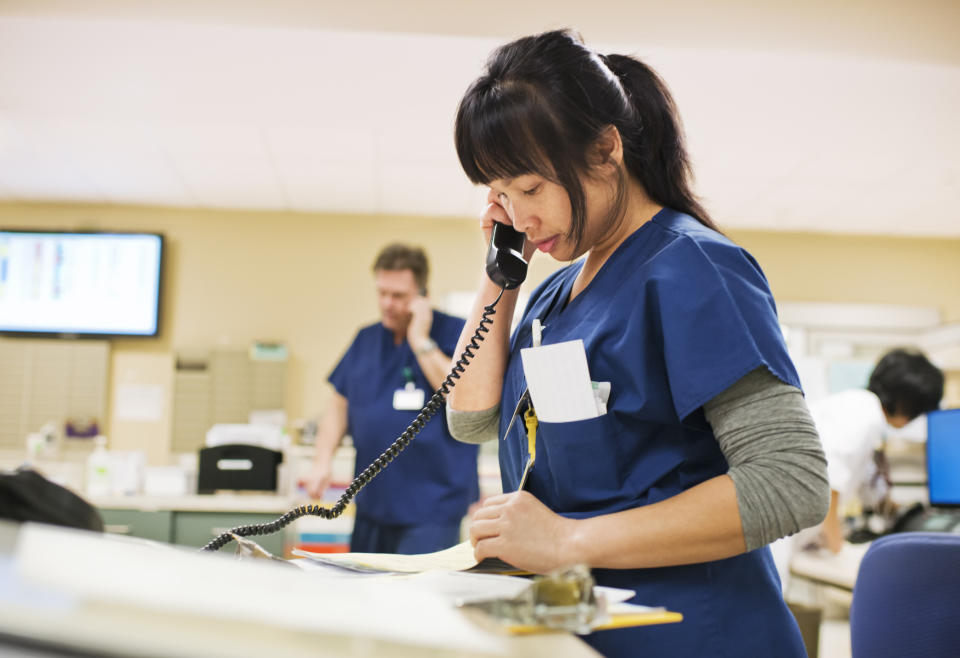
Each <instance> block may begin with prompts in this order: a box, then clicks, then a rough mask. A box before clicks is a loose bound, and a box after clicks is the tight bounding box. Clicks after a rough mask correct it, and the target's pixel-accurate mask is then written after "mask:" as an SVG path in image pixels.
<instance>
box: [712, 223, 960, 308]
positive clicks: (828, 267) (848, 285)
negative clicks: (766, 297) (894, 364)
mask: <svg viewBox="0 0 960 658" xmlns="http://www.w3.org/2000/svg"><path fill="white" fill-rule="evenodd" d="M729 234H730V237H731V238H733V239H734V240H736V241H737V242H738V243H740V244H741V245H743V246H744V247H746V248H747V249H748V250H749V251H750V252H751V253H752V254H753V255H754V256H755V257H756V259H757V260H758V261H759V262H760V265H761V266H762V267H763V270H764V272H765V273H766V275H767V278H768V279H769V281H770V286H771V287H772V288H773V292H774V295H775V296H776V298H777V299H778V300H782V301H796V302H800V301H803V302H851V303H855V302H859V303H867V304H906V305H916V306H931V307H935V308H939V309H940V311H941V313H942V314H943V320H944V322H960V239H946V238H903V237H884V236H855V235H828V234H822V233H819V234H818V233H774V232H769V231H730V232H729Z"/></svg>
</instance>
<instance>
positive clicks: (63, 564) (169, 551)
mask: <svg viewBox="0 0 960 658" xmlns="http://www.w3.org/2000/svg"><path fill="white" fill-rule="evenodd" d="M31 644H33V645H38V646H41V647H50V648H51V649H52V653H54V654H55V653H56V652H57V650H58V649H72V650H74V651H77V650H79V651H82V652H90V653H93V654H96V655H116V656H147V655H149V656H154V657H156V656H161V657H162V656H178V657H179V656H197V657H200V656H204V657H206V656H211V655H269V656H271V658H301V657H304V658H305V657H307V656H310V657H311V658H316V657H318V656H319V657H321V658H322V657H325V656H370V657H373V656H399V657H401V658H407V657H408V656H409V657H410V658H413V657H415V656H426V657H434V656H436V657H458V658H474V657H475V656H489V655H504V656H531V657H533V658H539V657H543V658H556V657H558V656H570V657H571V658H578V657H580V656H583V657H589V656H596V655H597V654H596V652H594V651H593V650H592V649H591V648H590V647H589V646H588V645H586V644H585V643H584V642H582V641H581V640H580V639H579V638H577V637H576V636H574V635H570V634H566V633H555V634H540V635H531V636H516V637H515V636H502V635H499V634H495V633H493V632H491V631H489V630H486V629H483V628H481V627H480V626H477V625H476V624H473V623H472V622H470V621H469V619H467V617H466V616H465V615H464V614H463V613H462V612H461V611H459V610H456V609H454V608H453V607H452V606H450V605H448V604H447V603H446V602H444V601H441V600H439V599H436V598H435V597H432V596H427V593H425V592H420V591H418V590H414V589H409V588H408V589H405V588H404V585H403V584H402V583H399V584H393V585H388V584H382V583H381V582H380V581H376V582H374V581H370V580H363V579H359V580H350V581H347V580H343V579H340V580H316V579H311V578H310V577H309V574H307V573H305V572H303V571H300V570H298V569H293V568H289V567H285V566H284V565H279V566H278V565H277V564H276V563H270V562H266V563H263V562H257V561H254V562H238V561H236V560H234V559H229V556H217V555H210V554H199V553H197V552H194V551H183V550H179V549H174V548H171V547H169V546H164V545H160V544H156V543H151V542H145V541H142V540H139V541H138V540H132V539H130V538H125V537H107V536H103V535H98V534H95V533H82V532H79V531H70V530H65V529H60V528H52V527H49V526H32V525H31V524H27V525H25V526H22V527H19V526H16V525H12V524H8V523H0V652H2V651H3V649H4V648H9V647H14V646H21V645H31Z"/></svg>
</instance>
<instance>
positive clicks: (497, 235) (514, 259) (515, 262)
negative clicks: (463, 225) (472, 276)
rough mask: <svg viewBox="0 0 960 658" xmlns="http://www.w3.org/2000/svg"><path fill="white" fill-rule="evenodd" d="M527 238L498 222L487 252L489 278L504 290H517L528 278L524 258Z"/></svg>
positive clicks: (491, 235) (494, 227) (507, 225)
mask: <svg viewBox="0 0 960 658" xmlns="http://www.w3.org/2000/svg"><path fill="white" fill-rule="evenodd" d="M525 241H526V238H525V236H524V235H523V233H521V232H520V231H518V230H516V229H515V228H513V227H512V226H510V225H509V224H503V223H501V222H496V223H495V224H494V225H493V231H492V233H491V234H490V249H489V250H488V251H487V276H489V277H490V280H491V281H493V282H494V283H495V284H497V285H498V286H500V287H501V288H503V289H504V290H512V289H513V288H516V287H517V286H519V285H520V284H521V283H523V280H524V279H526V278H527V261H526V259H524V257H523V245H524V242H525Z"/></svg>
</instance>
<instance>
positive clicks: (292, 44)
mask: <svg viewBox="0 0 960 658" xmlns="http://www.w3.org/2000/svg"><path fill="white" fill-rule="evenodd" d="M190 4H191V6H194V3H190ZM271 6H272V5H271ZM185 7H186V5H183V6H182V8H181V9H174V8H170V9H169V10H168V11H170V12H174V13H177V12H183V20H163V21H160V20H148V18H149V17H148V16H141V17H140V18H139V19H138V18H137V17H136V16H128V15H123V16H121V15H119V14H117V15H112V14H111V13H110V12H100V14H99V17H98V16H93V15H91V16H85V17H83V18H82V19H81V18H78V16H77V15H76V14H71V13H70V12H68V11H66V10H64V11H62V12H59V13H58V12H47V13H46V15H43V16H34V17H24V16H22V15H21V16H20V17H11V16H4V15H2V14H3V11H2V10H0V195H2V196H3V198H19V197H20V196H23V197H24V198H30V199H38V200H42V199H50V200H77V201H81V200H91V201H104V200H105V201H125V202H130V203H151V204H154V203H155V204H161V205H184V204H203V205H216V206H223V207H234V208H243V207H256V208H278V209H282V208H294V209H305V210H307V209H308V210H315V211H325V210H327V211H348V212H381V213H412V214H432V215H460V216H465V217H475V216H476V214H477V212H478V211H479V208H480V207H481V206H482V202H483V194H482V190H478V189H476V188H473V187H472V186H471V185H470V184H469V182H467V181H466V180H465V178H464V176H463V173H462V171H461V170H460V166H459V163H458V162H457V159H456V153H455V150H454V146H453V119H454V113H455V111H456V106H457V102H458V101H459V98H460V95H461V94H462V93H463V91H464V90H465V89H466V87H467V85H469V84H470V82H471V81H472V80H473V79H474V78H475V77H476V76H477V75H478V74H479V73H480V70H481V67H482V62H483V60H484V59H485V57H486V56H487V54H488V52H489V51H490V50H491V48H492V47H493V46H494V45H495V44H496V42H497V41H499V39H491V38H488V37H455V36H450V35H443V34H439V33H437V30H434V34H431V35H423V34H400V33H396V32H393V33H391V32H373V31H368V32H362V31H353V32H347V31H339V32H334V31H330V30H323V29H316V25H318V24H319V23H318V22H316V21H314V22H309V21H307V22H306V23H305V24H304V25H298V24H296V22H295V21H291V20H286V19H285V20H280V19H281V18H284V17H281V16H279V14H278V13H277V12H278V11H280V10H279V9H270V8H269V7H267V6H266V5H264V8H262V9H261V11H262V12H263V14H264V16H265V17H266V16H270V15H274V18H275V19H276V20H264V21H262V22H257V21H240V23H244V24H242V25H240V24H232V25H231V24H226V23H218V21H217V20H215V18H214V14H211V15H210V16H208V17H207V18H206V19H205V20H203V21H194V20H190V15H189V11H188V10H187V9H186V8H185ZM158 11H159V10H158ZM303 11H307V10H305V9H304V10H303ZM638 11H639V10H638ZM902 11H907V10H902ZM271 12H273V14H271ZM21 13H23V12H21ZM26 13H29V12H26ZM105 16H113V18H107V17H105ZM287 18H288V17H287ZM121 19H122V20H121ZM371 20H372V19H371ZM928 22H929V21H928ZM321 23H322V21H321ZM787 24H788V22H785V23H784V25H787ZM747 25H749V24H747ZM361 27H362V25H361ZM449 27H450V29H451V31H452V32H457V33H460V32H462V31H463V30H462V29H461V26H457V25H450V26H449ZM931 27H935V26H932V25H931ZM935 33H936V34H941V33H943V30H942V29H941V30H939V31H935ZM611 34H612V32H611ZM755 34H756V31H751V30H747V31H746V32H744V33H741V34H739V35H737V36H736V37H731V38H730V39H727V38H725V39H723V41H722V42H721V43H723V44H726V45H724V47H725V48H728V46H729V44H731V43H733V44H735V45H737V46H738V48H740V49H739V50H736V51H734V50H730V49H726V50H721V49H719V48H718V47H717V42H713V43H709V44H708V43H705V42H704V41H703V40H702V39H699V38H693V37H691V38H690V39H689V40H688V41H684V40H683V39H677V40H675V41H674V43H673V45H672V46H671V47H670V48H663V47H662V46H658V45H657V44H656V43H655V42H646V41H644V42H643V43H639V42H640V41H641V40H640V39H639V38H638V39H637V42H638V43H639V45H640V46H641V48H643V49H640V50H638V48H637V45H638V43H621V44H619V45H617V46H616V47H609V48H607V47H604V46H602V44H599V43H593V44H592V45H595V46H597V47H598V48H601V49H602V50H607V51H609V50H612V51H617V52H637V53H639V54H640V55H641V56H643V57H644V58H645V59H646V60H647V61H648V62H649V63H651V64H652V65H653V66H654V67H655V68H656V69H657V70H658V71H659V72H660V73H661V75H662V76H663V77H664V79H665V80H666V81H667V82H668V84H669V85H670V87H671V88H672V90H673V92H674V95H675V96H676V99H677V103H678V106H679V108H680V111H681V114H682V116H683V118H684V121H685V125H686V130H687V135H688V140H689V142H688V145H689V149H690V153H691V155H692V157H693V160H694V163H695V165H696V169H695V172H696V174H697V190H698V191H699V192H700V193H701V194H702V195H703V196H704V197H705V200H706V202H707V204H708V207H709V208H710V209H711V210H712V211H713V212H714V213H715V214H716V215H717V217H718V219H720V220H721V222H724V221H726V222H728V223H729V224H730V225H734V226H735V225H751V226H756V227H758V228H764V227H766V228H772V229H775V230H776V229H783V228H786V227H796V228H806V229H808V230H836V231H843V230H849V231H858V232H861V231H862V232H890V231H894V232H896V231H912V232H915V233H917V234H931V235H938V234H939V235H955V234H956V232H957V228H956V226H957V224H958V221H957V220H956V218H955V208H956V207H957V204H958V185H960V182H958V172H957V167H956V164H955V159H956V153H958V152H960V124H958V122H957V121H956V116H957V115H958V108H960V68H958V66H957V65H956V63H957V60H956V59H954V60H949V59H948V60H946V62H947V63H940V64H937V63H932V62H934V61H944V60H943V59H942V58H941V59H940V60H936V59H927V60H924V59H915V58H914V59H911V58H907V57H901V58H899V59H898V58H897V57H896V56H889V57H886V58H881V57H877V56H872V57H866V56H855V55H850V54H846V55H844V54H838V53H837V52H834V51H829V52H828V51H818V50H816V49H809V48H808V49H802V48H795V47H794V48H791V47H790V46H789V45H785V46H784V47H783V48H782V49H780V50H778V51H776V52H773V51H770V50H769V47H770V44H771V43H774V42H775V41H776V40H774V41H770V40H769V39H768V40H766V41H763V42H762V45H763V47H765V48H767V50H765V51H760V50H756V49H754V50H752V51H751V50H750V48H751V44H754V43H760V42H753V41H751V39H752V38H754V35H755ZM586 36H587V37H588V38H593V35H589V34H588V35H586ZM767 36H770V35H767ZM791 36H792V35H791V33H790V30H789V29H787V30H785V31H784V33H783V35H782V38H783V40H784V41H785V42H786V41H788V40H789V38H790V37H791ZM738 39H742V40H743V43H738ZM660 43H663V41H661V42H660ZM651 44H652V45H651ZM755 47H756V46H755ZM874 52H876V51H874ZM944 52H946V51H944ZM951 52H953V51H951ZM920 208H922V209H923V211H922V212H912V211H914V210H916V209H920ZM905 214H911V218H910V221H904V220H903V215H905Z"/></svg>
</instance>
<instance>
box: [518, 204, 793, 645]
mask: <svg viewBox="0 0 960 658" xmlns="http://www.w3.org/2000/svg"><path fill="white" fill-rule="evenodd" d="M581 267H582V262H576V263H573V264H571V265H569V266H567V267H565V268H563V269H562V270H560V271H559V272H556V273H554V274H553V275H551V276H550V277H549V278H548V279H547V280H546V281H545V282H544V283H543V284H541V285H540V286H539V287H538V288H537V289H536V290H535V291H534V293H533V294H532V295H531V298H530V301H529V303H528V305H527V309H526V311H525V312H524V316H523V320H522V321H521V324H520V325H519V326H518V328H517V330H516V331H515V332H514V335H513V338H512V340H511V346H510V349H511V351H510V361H509V364H508V367H507V372H506V375H505V380H504V386H503V398H502V404H501V417H500V431H501V434H502V433H503V431H505V429H506V427H507V424H508V423H509V422H510V416H511V414H512V413H513V411H514V408H515V406H516V402H517V400H519V399H520V397H521V395H522V394H523V392H524V391H525V390H526V380H525V378H524V374H523V366H522V363H521V359H520V349H522V348H524V347H529V346H530V345H531V321H532V320H533V319H534V318H538V319H539V320H540V321H541V323H542V324H543V325H544V329H543V344H545V345H546V344H552V343H559V342H564V341H569V340H576V339H582V340H583V342H584V347H585V350H586V354H587V362H588V365H589V368H590V375H591V379H593V380H594V381H598V382H599V381H606V382H610V383H611V390H610V399H609V401H608V404H607V408H608V411H607V413H606V414H604V415H603V416H599V417H597V418H591V419H588V420H582V421H575V422H569V423H548V422H543V421H541V422H540V425H539V431H538V433H537V446H536V455H537V457H536V464H535V466H534V467H533V470H532V471H531V472H530V475H529V479H528V482H527V489H528V490H529V491H530V492H531V493H532V494H533V495H534V496H536V497H537V498H538V499H539V500H540V501H542V502H543V503H544V504H545V505H547V506H548V507H549V508H550V509H552V510H553V511H555V512H557V513H559V514H562V515H563V516H566V517H571V518H585V517H591V516H595V515H600V514H609V513H612V512H617V511H621V510H625V509H630V508H634V507H639V506H641V505H646V504H649V503H655V502H658V501H661V500H664V499H666V498H670V497H671V496H675V495H677V494H679V493H680V492H682V491H684V490H686V489H689V488H691V487H693V486H695V485H696V484H699V483H700V482H703V481H705V480H708V479H710V478H712V477H714V476H717V475H721V474H723V473H726V472H727V470H728V465H727V462H726V460H725V459H724V457H723V454H722V453H721V452H720V448H719V445H718V444H717V440H716V438H715V437H714V435H713V433H712V430H711V428H710V426H709V425H708V424H707V422H706V420H705V418H704V415H703V411H702V408H701V407H702V405H703V404H704V403H705V402H707V401H708V400H710V399H712V398H714V397H715V396H716V395H718V394H719V393H721V392H723V391H724V390H726V389H727V388H729V387H730V386H731V385H732V384H733V383H734V382H736V381H737V380H738V379H740V378H741V377H743V376H744V375H746V374H747V373H748V372H750V371H751V370H754V369H755V368H758V367H761V366H765V367H767V368H768V369H769V370H770V372H772V373H773V374H774V375H776V376H777V377H778V378H780V379H781V380H783V381H784V382H786V383H787V384H790V385H792V386H796V387H798V388H799V386H800V382H799V380H798V377H797V374H796V371H795V369H794V367H793V364H792V363H791V361H790V358H789V356H788V355H787V350H786V346H785V345H784V342H783V336H782V333H781V331H780V327H779V324H778V322H777V315H776V308H775V306H774V301H773V297H772V295H771V293H770V290H769V286H768V285H767V281H766V278H765V277H764V275H763V273H762V272H761V270H760V267H759V265H758V264H757V262H756V261H755V260H754V259H753V257H751V256H750V254H748V253H747V252H746V251H744V250H743V249H742V248H740V247H738V246H737V245H735V244H733V243H732V242H731V241H730V240H728V239H727V238H725V237H724V236H723V235H721V234H719V233H717V232H716V231H713V230H711V229H709V228H706V227H705V226H703V225H702V224H700V223H699V222H698V221H697V220H696V219H694V218H692V217H690V216H688V215H685V214H682V213H679V212H676V211H674V210H670V209H664V210H662V211H660V212H659V213H657V215H656V216H655V217H654V218H653V219H652V220H651V221H649V222H647V223H646V224H644V225H643V226H642V227H640V228H639V229H637V231H635V232H634V233H633V234H632V235H631V236H630V237H628V238H627V240H625V241H624V242H623V244H621V245H620V247H619V248H618V249H617V251H616V252H614V253H613V254H612V255H611V256H610V258H609V259H608V260H607V262H606V263H605V264H604V265H603V267H602V268H601V270H600V271H599V272H598V273H597V275H596V277H595V278H594V279H593V281H591V283H590V285H589V286H587V288H586V289H585V290H584V291H583V292H581V293H580V294H579V295H578V296H577V297H576V298H575V299H573V301H571V302H569V304H567V303H566V300H568V299H569V296H570V290H571V288H572V286H573V282H574V279H575V278H576V276H577V274H578V272H579V271H580V268H581ZM523 427H524V425H523V423H522V422H516V423H514V424H513V427H512V428H511V430H510V433H509V435H508V436H507V437H506V441H505V442H504V443H502V444H501V447H500V469H501V477H502V480H503V489H504V491H514V490H516V489H517V487H518V485H519V482H520V476H521V473H522V471H523V466H524V464H525V463H526V460H527V440H526V436H525V433H524V432H525V430H524V429H523ZM594 577H595V578H596V579H597V581H598V582H599V583H600V584H603V585H610V586H615V587H623V588H630V589H633V590H635V591H636V593H637V594H636V597H635V598H634V599H632V602H634V603H639V604H643V605H653V606H665V607H667V608H668V609H670V610H675V611H677V612H681V613H682V614H683V615H684V620H683V622H681V623H679V624H668V625H663V626H653V627H640V628H632V629H622V630H615V631H602V632H598V633H594V634H592V635H589V636H587V637H586V638H585V639H586V640H587V641H588V642H589V643H590V644H592V645H593V646H594V647H595V648H597V649H598V650H599V651H601V652H602V653H603V654H604V655H606V656H617V655H623V656H628V655H629V656H636V655H645V656H646V655H649V656H804V655H805V652H804V648H803V643H802V640H801V637H800V633H799V630H798V629H797V626H796V623H795V622H794V620H793V617H792V615H791V614H790V612H789V610H788V609H787V607H786V605H785V604H784V602H783V598H782V595H781V591H780V583H779V578H778V576H777V573H776V570H775V568H774V565H773V561H772V559H771V556H770V551H769V549H768V548H766V547H764V548H762V549H758V550H755V551H752V552H750V553H746V554H744V555H739V556H735V557H732V558H729V559H725V560H718V561H714V562H707V563H701V564H694V565H689V566H678V567H667V568H657V569H636V570H608V569H595V570H594Z"/></svg>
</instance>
